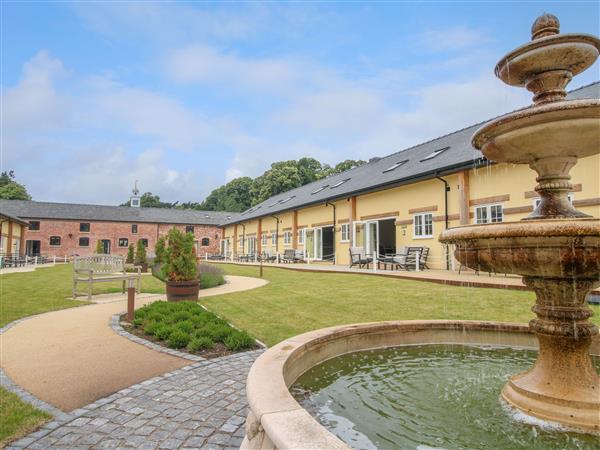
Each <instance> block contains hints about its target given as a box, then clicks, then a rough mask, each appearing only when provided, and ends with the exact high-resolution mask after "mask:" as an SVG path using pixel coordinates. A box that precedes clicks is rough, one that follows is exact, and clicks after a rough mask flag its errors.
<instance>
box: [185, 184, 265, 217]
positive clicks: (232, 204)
mask: <svg viewBox="0 0 600 450" xmlns="http://www.w3.org/2000/svg"><path fill="white" fill-rule="evenodd" d="M252 185H253V180H252V178H250V177H240V178H235V179H233V180H231V181H230V182H229V183H227V184H225V185H223V186H221V187H219V188H217V189H215V190H213V191H212V192H211V193H210V195H209V196H208V197H206V199H205V200H204V201H203V202H202V203H200V204H199V205H197V207H196V208H195V209H200V210H203V211H230V212H242V211H245V210H246V209H248V208H250V206H252V201H251V198H250V189H252Z"/></svg>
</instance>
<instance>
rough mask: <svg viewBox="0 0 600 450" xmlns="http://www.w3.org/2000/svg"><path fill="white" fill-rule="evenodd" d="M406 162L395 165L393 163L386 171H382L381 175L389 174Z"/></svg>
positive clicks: (406, 160)
mask: <svg viewBox="0 0 600 450" xmlns="http://www.w3.org/2000/svg"><path fill="white" fill-rule="evenodd" d="M407 162H408V159H405V160H404V161H399V162H397V163H394V164H393V165H391V166H390V167H388V168H387V169H385V170H384V171H383V173H386V172H391V171H392V170H396V169H397V168H398V167H400V166H402V165H403V164H406V163H407Z"/></svg>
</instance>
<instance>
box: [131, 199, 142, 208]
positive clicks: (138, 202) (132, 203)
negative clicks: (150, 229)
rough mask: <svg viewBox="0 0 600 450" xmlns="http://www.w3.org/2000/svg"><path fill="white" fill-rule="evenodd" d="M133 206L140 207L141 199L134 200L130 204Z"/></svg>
mask: <svg viewBox="0 0 600 450" xmlns="http://www.w3.org/2000/svg"><path fill="white" fill-rule="evenodd" d="M130 204H131V206H136V207H137V206H140V199H139V198H132V199H131V202H130Z"/></svg>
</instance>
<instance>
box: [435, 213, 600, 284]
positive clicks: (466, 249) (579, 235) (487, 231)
mask: <svg viewBox="0 0 600 450" xmlns="http://www.w3.org/2000/svg"><path fill="white" fill-rule="evenodd" d="M440 241H441V242H443V243H448V244H456V246H457V247H456V250H455V252H454V255H455V257H456V259H457V260H458V261H460V262H461V263H462V264H463V265H465V266H467V267H470V268H472V269H475V270H483V271H486V272H492V271H495V272H497V273H512V274H519V275H524V276H535V277H538V278H540V277H560V278H565V277H568V278H574V279H592V280H597V281H598V283H597V284H600V280H598V272H600V220H599V219H577V220H573V219H554V220H528V221H519V222H502V223H494V224H484V225H468V226H463V227H457V228H452V229H449V230H447V231H444V232H443V233H442V235H441V236H440Z"/></svg>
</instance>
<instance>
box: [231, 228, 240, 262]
mask: <svg viewBox="0 0 600 450" xmlns="http://www.w3.org/2000/svg"><path fill="white" fill-rule="evenodd" d="M239 245H240V244H239V242H238V232H237V223H236V224H234V225H233V250H232V251H233V255H234V256H235V255H237V252H238V248H239Z"/></svg>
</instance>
